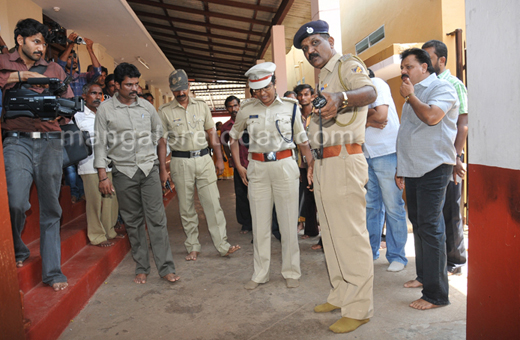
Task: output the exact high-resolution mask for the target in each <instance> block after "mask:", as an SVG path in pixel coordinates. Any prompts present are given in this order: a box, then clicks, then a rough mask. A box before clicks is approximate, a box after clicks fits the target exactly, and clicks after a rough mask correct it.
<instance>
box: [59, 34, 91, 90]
mask: <svg viewBox="0 0 520 340" xmlns="http://www.w3.org/2000/svg"><path fill="white" fill-rule="evenodd" d="M83 40H84V41H85V43H86V44H87V51H88V54H89V55H90V60H91V61H92V66H93V68H92V71H90V72H84V73H81V66H80V64H79V62H78V56H77V55H76V51H74V50H73V49H72V48H73V47H74V44H77V43H80V42H79V41H78V34H77V33H75V32H72V33H71V34H70V35H69V38H68V41H69V44H68V45H67V47H66V48H65V51H63V53H62V54H61V56H60V59H58V64H59V65H60V66H61V67H63V69H64V70H65V72H66V73H67V75H70V76H71V77H72V81H71V82H70V87H71V88H72V91H73V92H74V95H75V96H82V95H83V86H85V85H86V84H87V83H88V82H89V81H88V80H89V79H95V78H97V77H99V76H100V75H101V64H100V63H99V61H98V59H97V57H96V55H95V54H94V50H93V49H92V45H94V42H93V41H92V40H90V39H87V38H84V39H83Z"/></svg>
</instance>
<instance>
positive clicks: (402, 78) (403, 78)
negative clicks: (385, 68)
mask: <svg viewBox="0 0 520 340" xmlns="http://www.w3.org/2000/svg"><path fill="white" fill-rule="evenodd" d="M406 78H408V79H410V76H409V75H407V74H403V75H402V76H401V80H402V81H404V80H405V79H406Z"/></svg>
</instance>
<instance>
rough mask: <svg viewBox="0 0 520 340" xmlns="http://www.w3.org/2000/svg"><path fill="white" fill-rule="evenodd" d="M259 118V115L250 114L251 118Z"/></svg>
mask: <svg viewBox="0 0 520 340" xmlns="http://www.w3.org/2000/svg"><path fill="white" fill-rule="evenodd" d="M254 118H258V115H249V119H254Z"/></svg>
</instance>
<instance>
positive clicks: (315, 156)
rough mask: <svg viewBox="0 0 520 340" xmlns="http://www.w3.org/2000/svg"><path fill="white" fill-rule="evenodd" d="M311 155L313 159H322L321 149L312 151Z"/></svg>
mask: <svg viewBox="0 0 520 340" xmlns="http://www.w3.org/2000/svg"><path fill="white" fill-rule="evenodd" d="M311 153H312V157H314V159H322V157H321V155H320V150H319V149H311Z"/></svg>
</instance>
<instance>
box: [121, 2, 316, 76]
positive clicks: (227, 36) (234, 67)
mask: <svg viewBox="0 0 520 340" xmlns="http://www.w3.org/2000/svg"><path fill="white" fill-rule="evenodd" d="M127 1H128V3H129V4H130V6H131V7H132V9H133V10H134V12H135V14H136V15H137V17H138V18H139V19H140V20H141V22H142V23H143V25H144V27H146V29H147V30H148V32H149V33H150V35H151V36H152V37H153V38H154V39H155V41H156V43H157V44H158V45H159V47H160V48H161V50H162V51H163V52H164V55H165V56H166V57H167V58H168V59H169V60H170V62H171V63H172V65H173V66H174V67H175V68H182V69H184V70H185V71H186V72H187V73H188V76H189V78H190V79H194V80H196V81H197V82H215V81H239V82H244V81H245V76H244V73H245V72H246V71H247V70H248V69H249V68H250V67H251V66H253V65H254V64H255V63H256V60H258V59H262V57H263V56H264V54H265V52H266V50H267V46H268V45H269V43H270V38H271V30H270V28H271V26H272V25H280V24H282V23H283V21H284V19H285V17H286V16H287V13H288V12H289V10H290V8H291V6H292V5H293V3H294V1H295V0H242V1H230V0H202V1H193V0H127ZM309 11H310V8H309ZM289 46H290V45H289Z"/></svg>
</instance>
